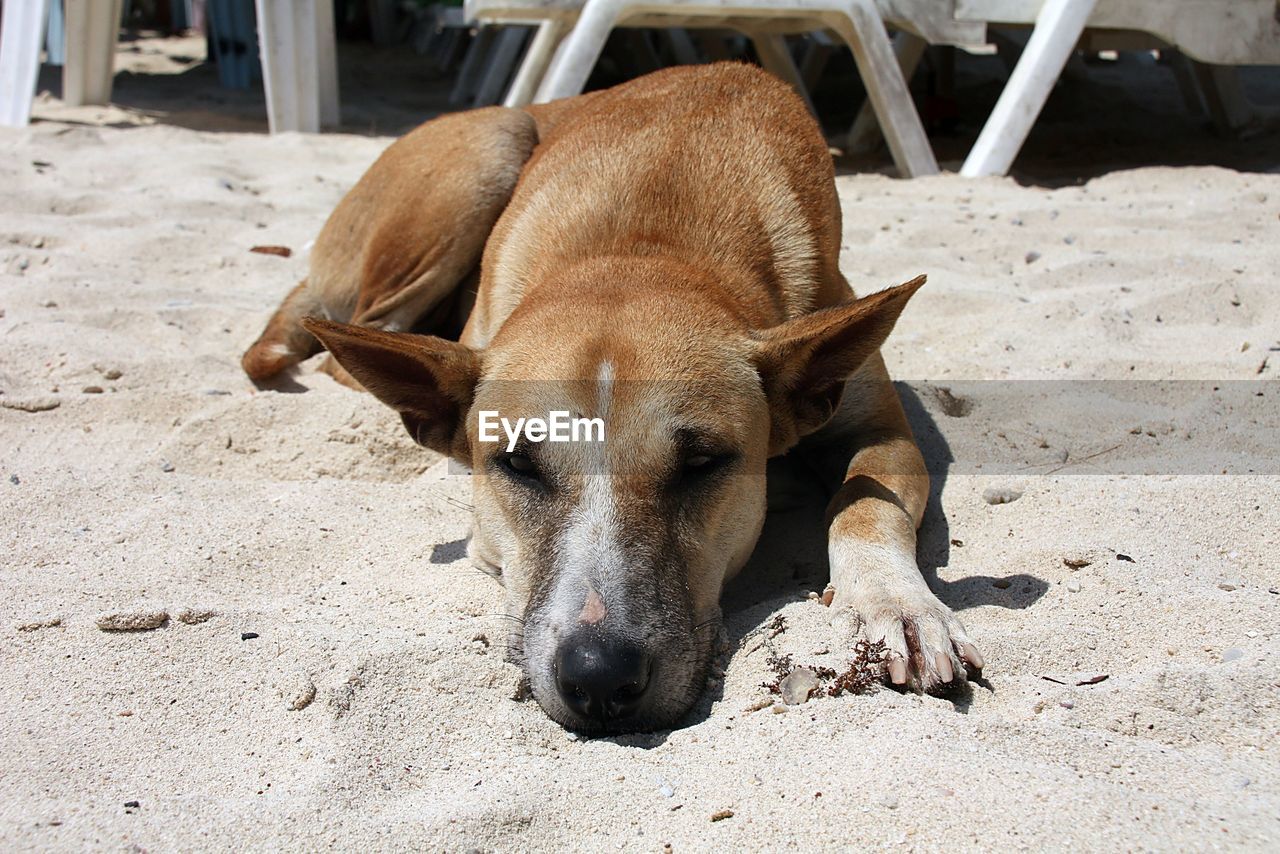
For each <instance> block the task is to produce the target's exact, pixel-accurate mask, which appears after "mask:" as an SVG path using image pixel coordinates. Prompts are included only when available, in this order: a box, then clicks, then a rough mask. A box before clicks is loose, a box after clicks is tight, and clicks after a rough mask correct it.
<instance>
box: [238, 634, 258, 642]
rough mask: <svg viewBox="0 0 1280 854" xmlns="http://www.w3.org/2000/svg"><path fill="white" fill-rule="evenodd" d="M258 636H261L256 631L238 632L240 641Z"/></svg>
mask: <svg viewBox="0 0 1280 854" xmlns="http://www.w3.org/2000/svg"><path fill="white" fill-rule="evenodd" d="M259 637H262V636H261V635H259V634H258V633H257V632H241V633H240V640H242V641H251V640H255V639H256V638H259Z"/></svg>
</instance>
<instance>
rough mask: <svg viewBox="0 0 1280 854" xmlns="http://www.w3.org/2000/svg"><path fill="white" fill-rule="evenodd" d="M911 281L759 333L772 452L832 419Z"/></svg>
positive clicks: (912, 288) (758, 360)
mask: <svg viewBox="0 0 1280 854" xmlns="http://www.w3.org/2000/svg"><path fill="white" fill-rule="evenodd" d="M924 282H925V277H924V276H917V277H916V278H914V279H912V280H911V281H909V282H906V283H905V284H901V285H897V286H896V287H892V288H886V289H885V290H883V291H879V292H877V293H874V294H871V295H870V296H866V297H863V298H862V299H859V300H855V301H854V302H850V303H847V304H845V305H837V306H832V307H831V308H825V309H822V310H820V311H815V312H814V313H812V314H806V315H803V316H801V317H797V318H795V319H794V320H789V321H787V322H786V323H782V324H779V325H778V326H775V327H773V328H772V329H766V330H764V331H763V332H760V333H758V334H757V335H756V336H755V347H756V352H755V364H756V369H757V370H758V371H759V372H760V378H761V380H762V381H763V383H764V390H765V395H766V396H767V397H768V400H769V408H770V412H771V418H772V425H771V430H770V436H769V453H770V454H771V455H775V454H780V453H783V452H784V451H786V450H787V449H788V448H790V447H791V446H793V445H794V444H795V443H796V442H798V441H799V440H800V438H801V437H802V436H805V435H806V434H809V433H812V432H813V431H815V430H817V429H818V428H819V427H821V426H822V425H823V424H825V423H827V421H829V420H830V419H831V416H832V415H834V414H835V411H836V407H838V406H839V405H840V395H841V393H842V392H843V391H844V383H845V380H847V379H849V377H850V376H851V375H852V374H853V373H854V372H855V371H857V370H858V368H859V367H861V366H862V363H863V362H865V361H866V360H867V358H868V357H869V356H871V354H873V353H875V352H876V351H877V350H879V349H880V345H882V344H883V343H884V341H885V339H886V338H888V337H889V332H890V331H892V329H893V325H894V323H896V322H897V320H898V315H900V314H901V313H902V309H903V308H905V307H906V305H907V300H909V299H911V296H912V294H914V293H915V292H916V291H917V290H919V289H920V286H921V285H923V284H924Z"/></svg>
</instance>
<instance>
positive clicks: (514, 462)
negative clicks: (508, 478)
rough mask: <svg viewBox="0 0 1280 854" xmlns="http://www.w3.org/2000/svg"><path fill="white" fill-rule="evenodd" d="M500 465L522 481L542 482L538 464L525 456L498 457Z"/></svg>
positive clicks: (506, 455)
mask: <svg viewBox="0 0 1280 854" xmlns="http://www.w3.org/2000/svg"><path fill="white" fill-rule="evenodd" d="M498 464H499V465H500V466H502V467H503V468H504V469H506V470H507V471H508V472H510V473H511V474H513V475H515V476H516V477H518V478H521V479H522V480H535V481H541V480H542V474H541V472H539V471H538V466H537V464H536V463H535V462H534V461H533V460H532V459H530V458H529V457H528V456H526V455H524V454H503V455H502V456H500V457H498Z"/></svg>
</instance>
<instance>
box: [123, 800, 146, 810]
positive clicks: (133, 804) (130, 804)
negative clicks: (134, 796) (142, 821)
mask: <svg viewBox="0 0 1280 854" xmlns="http://www.w3.org/2000/svg"><path fill="white" fill-rule="evenodd" d="M124 808H125V809H127V810H136V809H142V804H140V803H138V802H137V801H125V802H124Z"/></svg>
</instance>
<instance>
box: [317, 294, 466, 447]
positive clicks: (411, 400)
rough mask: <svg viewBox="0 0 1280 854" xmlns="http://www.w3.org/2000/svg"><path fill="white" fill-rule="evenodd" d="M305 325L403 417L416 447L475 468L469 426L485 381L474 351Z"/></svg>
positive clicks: (323, 323) (343, 326)
mask: <svg viewBox="0 0 1280 854" xmlns="http://www.w3.org/2000/svg"><path fill="white" fill-rule="evenodd" d="M302 325H303V326H304V327H306V329H307V331H308V332H310V333H311V334H312V335H314V336H316V338H318V339H320V343H321V344H323V345H324V346H325V349H327V350H328V351H329V352H330V353H332V354H333V357H334V358H335V359H337V360H338V363H339V364H340V365H342V367H344V368H346V369H347V372H348V373H350V374H351V376H353V377H355V378H356V380H358V381H359V382H360V384H361V385H363V386H364V387H365V388H366V389H367V390H368V391H369V393H370V394H372V395H373V396H374V397H376V398H378V400H380V401H382V402H383V403H385V404H386V405H387V406H390V407H391V408H392V409H394V410H395V411H397V412H399V413H400V418H401V420H403V421H404V426H405V428H406V429H407V430H408V431H409V435H410V436H412V437H413V440H414V441H415V442H417V443H418V444H419V445H422V446H424V447H427V448H430V449H431V450H433V451H439V452H440V453H442V454H446V455H448V456H451V457H453V458H454V459H456V460H458V461H460V462H463V463H467V464H470V462H471V453H470V446H469V444H468V442H467V431H466V425H465V424H464V420H465V419H466V415H467V412H468V411H469V410H470V408H471V399H472V396H473V395H474V394H475V388H476V383H477V382H478V381H479V379H480V356H479V354H478V353H476V351H475V350H472V349H471V348H469V347H465V346H463V345H462V344H459V343H457V342H455V341H446V340H444V339H443V338H437V337H435V336H434V335H410V334H407V333H404V332H383V331H382V330H380V329H370V328H368V327H365V326H352V325H351V324H348V323H335V322H334V321H332V320H320V319H318V318H314V317H308V318H304V319H303V321H302Z"/></svg>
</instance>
